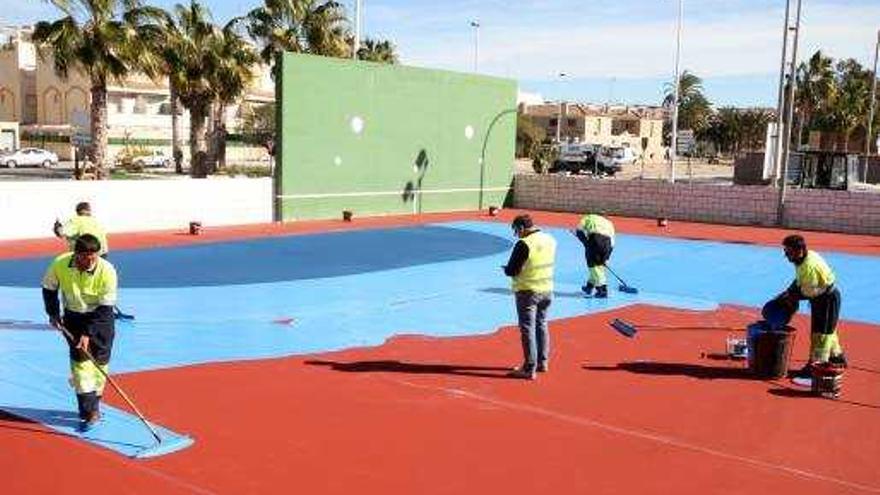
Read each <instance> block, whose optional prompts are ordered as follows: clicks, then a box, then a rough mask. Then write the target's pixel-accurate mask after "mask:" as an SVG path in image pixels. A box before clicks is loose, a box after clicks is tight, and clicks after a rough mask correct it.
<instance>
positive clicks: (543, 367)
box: [535, 362, 550, 373]
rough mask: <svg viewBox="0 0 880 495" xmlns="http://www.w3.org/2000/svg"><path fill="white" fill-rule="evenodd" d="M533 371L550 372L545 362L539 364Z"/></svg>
mask: <svg viewBox="0 0 880 495" xmlns="http://www.w3.org/2000/svg"><path fill="white" fill-rule="evenodd" d="M535 370H536V371H537V372H538V373H546V372H547V371H549V370H550V365H549V364H548V363H546V362H545V363H541V364H539V365H538V367H537V368H535Z"/></svg>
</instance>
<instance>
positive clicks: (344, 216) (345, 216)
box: [342, 210, 354, 222]
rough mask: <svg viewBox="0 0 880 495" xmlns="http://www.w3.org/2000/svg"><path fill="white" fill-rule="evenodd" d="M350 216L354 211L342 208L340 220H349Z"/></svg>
mask: <svg viewBox="0 0 880 495" xmlns="http://www.w3.org/2000/svg"><path fill="white" fill-rule="evenodd" d="M352 216H354V213H353V212H352V211H351V210H342V221H343V222H350V221H351V217H352Z"/></svg>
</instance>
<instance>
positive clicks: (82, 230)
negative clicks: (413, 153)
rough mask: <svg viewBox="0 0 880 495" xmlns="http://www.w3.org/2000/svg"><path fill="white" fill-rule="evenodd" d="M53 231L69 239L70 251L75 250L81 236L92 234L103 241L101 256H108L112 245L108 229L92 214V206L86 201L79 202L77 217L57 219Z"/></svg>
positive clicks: (99, 240) (57, 235)
mask: <svg viewBox="0 0 880 495" xmlns="http://www.w3.org/2000/svg"><path fill="white" fill-rule="evenodd" d="M52 231H53V232H54V233H55V236H56V237H59V238H62V239H64V240H65V241H67V246H68V248H69V251H73V248H74V244H75V243H76V239H77V238H78V237H79V236H81V235H83V234H91V235H93V236H95V237H96V238H97V239H98V242H100V243H101V253H100V254H101V256H104V257H106V255H107V253H108V252H110V245H109V244H107V231H106V230H104V227H102V226H101V224H100V223H98V221H97V220H95V217H93V216H92V206H91V205H90V204H89V203H87V202H85V201H83V202H81V203H77V205H76V216H75V217H72V218H70V220H68V221H67V222H65V223H61V221H60V220H55V225H53V226H52Z"/></svg>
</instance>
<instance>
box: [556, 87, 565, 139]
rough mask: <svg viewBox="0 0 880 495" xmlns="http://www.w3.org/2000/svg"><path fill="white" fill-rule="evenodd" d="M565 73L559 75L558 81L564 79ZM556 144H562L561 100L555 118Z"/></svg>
mask: <svg viewBox="0 0 880 495" xmlns="http://www.w3.org/2000/svg"><path fill="white" fill-rule="evenodd" d="M565 76H566V74H565V72H560V73H559V80H560V81H561V80H562V78H563V77H565ZM556 143H557V144H561V143H562V98H560V99H559V109H558V110H557V117H556Z"/></svg>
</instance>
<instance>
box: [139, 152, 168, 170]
mask: <svg viewBox="0 0 880 495" xmlns="http://www.w3.org/2000/svg"><path fill="white" fill-rule="evenodd" d="M131 163H133V164H134V165H135V166H137V167H140V168H151V167H160V168H168V167H170V166H171V163H172V162H171V157H169V156H166V155H165V154H164V153H162V152H161V151H159V150H156V151H153V152H152V153H149V154H147V155H138V156H134V157H132V159H131Z"/></svg>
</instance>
